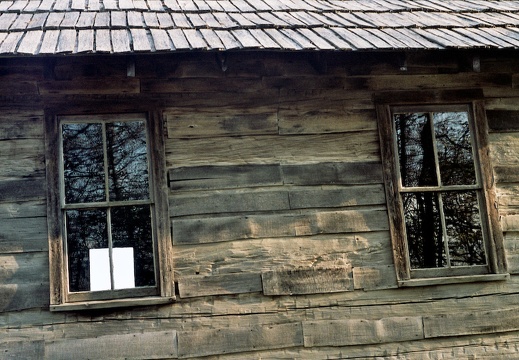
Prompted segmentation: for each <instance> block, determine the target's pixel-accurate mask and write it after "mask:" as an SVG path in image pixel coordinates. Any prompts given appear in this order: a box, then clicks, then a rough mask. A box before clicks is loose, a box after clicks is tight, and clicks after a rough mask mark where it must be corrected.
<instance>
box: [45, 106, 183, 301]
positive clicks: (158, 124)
mask: <svg viewBox="0 0 519 360" xmlns="http://www.w3.org/2000/svg"><path fill="white" fill-rule="evenodd" d="M85 113H87V114H89V115H88V116H90V117H92V118H94V119H99V120H100V121H108V120H112V119H113V120H117V119H122V118H125V117H126V118H128V117H131V118H138V119H140V120H145V121H146V131H147V134H146V135H147V141H148V144H147V146H148V152H149V154H148V161H149V174H148V175H149V182H150V199H151V203H152V205H151V206H152V207H153V211H152V213H153V215H152V228H153V230H152V232H153V234H154V247H155V261H156V282H157V284H156V289H155V288H152V289H150V288H135V289H121V290H111V291H106V292H104V291H103V292H99V293H97V292H79V293H69V291H68V288H69V285H68V281H67V270H66V269H67V266H68V265H67V261H66V254H65V251H64V216H63V212H64V210H65V209H66V208H67V206H64V205H63V199H62V195H61V191H62V190H61V189H62V184H61V182H62V175H61V169H60V168H61V165H60V164H61V161H62V160H61V151H60V148H61V144H60V139H61V134H60V133H61V130H60V129H61V126H60V121H61V120H60V117H63V118H64V119H67V120H68V119H71V118H75V119H81V118H84V119H87V118H88V117H86V118H85V117H84V116H85ZM45 160H46V178H47V225H48V242H49V275H50V310H52V311H65V310H84V309H96V308H112V307H124V306H139V305H157V304H163V303H170V302H173V301H174V300H175V286H174V279H173V266H172V258H173V256H172V253H173V251H172V239H171V231H170V219H169V210H168V208H169V205H168V187H167V172H166V166H165V150H164V125H163V120H162V116H161V113H160V112H159V111H151V112H140V111H137V112H135V113H125V112H118V113H89V112H88V111H83V112H80V113H79V115H77V113H74V112H72V113H70V111H69V113H64V112H60V111H59V110H58V109H57V110H53V111H52V110H48V111H47V112H46V114H45ZM150 290H152V291H151V292H150ZM101 293H102V294H101ZM99 294H101V298H100V296H99ZM112 295H113V296H112Z"/></svg>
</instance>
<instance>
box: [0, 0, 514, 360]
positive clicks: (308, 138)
mask: <svg viewBox="0 0 519 360" xmlns="http://www.w3.org/2000/svg"><path fill="white" fill-rule="evenodd" d="M73 3H74V2H73ZM107 3H108V2H107V1H105V6H106V5H107ZM148 3H149V2H148ZM165 4H171V2H167V1H166V2H165ZM197 4H199V3H197ZM222 4H223V3H222ZM236 4H239V2H236ZM269 4H270V2H269ZM208 14H209V13H208ZM469 55H470V56H469ZM405 57H406V59H405V62H404V54H391V53H360V52H355V53H329V54H321V55H320V60H317V56H316V54H310V53H308V54H302V53H297V54H288V53H267V52H257V53H255V52H250V53H249V52H247V53H244V52H242V53H232V52H230V53H228V54H227V60H228V68H227V70H226V71H225V72H223V71H222V69H221V67H220V66H219V64H218V62H217V59H216V57H215V54H213V53H196V54H188V53H185V54H175V55H162V54H154V55H151V56H139V55H137V56H135V57H133V58H132V59H127V58H126V57H112V56H99V55H95V56H88V57H87V56H85V57H68V56H67V57H55V58H54V57H49V58H48V59H30V58H27V59H0V84H1V85H0V164H1V166H0V354H2V355H0V357H2V356H3V357H5V358H7V359H20V358H23V359H49V360H50V359H60V358H70V356H71V354H74V355H73V356H74V358H77V359H87V358H103V359H112V358H136V359H139V358H141V359H154V358H155V359H162V358H164V359H176V358H205V357H207V358H214V357H217V358H219V359H226V360H231V359H233V360H238V359H239V360H243V359H245V360H247V359H250V360H252V359H258V358H265V359H321V358H331V359H339V358H343V359H360V358H365V359H367V358H370V359H371V358H380V359H393V358H395V359H396V358H398V359H406V360H422V359H441V358H445V359H447V358H455V359H461V360H469V359H474V358H488V359H500V358H514V357H515V356H516V355H517V353H519V326H518V324H519V319H517V315H516V314H519V276H518V275H519V175H518V174H519V126H518V124H517V120H518V119H519V115H518V114H519V105H518V104H519V91H518V88H517V81H518V79H519V75H518V74H519V62H518V61H517V54H516V53H506V52H502V53H501V52H492V53H485V52H482V53H481V55H480V72H475V71H473V68H472V63H473V60H474V58H473V57H472V55H471V54H465V53H461V52H456V51H443V52H441V53H440V52H434V51H431V52H425V53H421V52H413V53H409V54H406V55H405ZM15 60H16V61H15ZM132 62H134V63H135V74H134V75H135V76H127V74H128V63H130V64H131V63H132ZM325 63H326V66H324V64H325ZM404 63H405V64H406V70H404V67H402V64H404ZM459 89H464V90H463V91H462V94H461V95H460V90H459ZM400 91H406V92H407V93H409V92H413V93H416V100H417V101H424V102H426V101H428V100H431V99H434V100H435V101H442V102H446V103H452V102H454V103H455V102H457V101H459V99H460V98H466V97H467V96H469V97H470V96H472V97H473V98H474V99H476V98H477V99H481V98H483V99H484V102H485V104H486V110H487V118H488V124H489V129H490V130H489V131H490V133H489V149H488V151H489V153H490V157H491V160H492V165H493V170H494V181H495V185H496V192H497V201H496V206H497V208H498V210H499V214H500V223H501V226H502V229H503V232H504V238H505V239H504V246H505V249H506V259H507V262H508V271H509V272H510V273H511V274H512V275H511V277H510V279H509V280H507V281H492V282H473V283H464V284H443V285H436V286H424V287H417V288H398V284H397V279H396V271H395V265H394V262H393V253H392V252H393V249H392V242H391V238H390V231H389V223H388V213H387V209H386V199H385V192H384V183H383V181H384V180H383V174H382V163H381V161H382V160H381V157H380V143H379V137H378V129H377V127H378V124H377V115H376V110H375V105H376V99H378V98H379V97H381V96H382V97H384V98H385V99H392V100H394V101H395V102H398V101H399V99H400V95H399V93H400ZM48 109H50V110H52V112H55V113H63V114H69V115H75V114H88V113H104V114H106V113H108V114H110V113H119V112H148V111H157V112H159V113H161V114H162V116H163V118H164V120H165V124H164V125H165V126H164V129H163V130H164V133H165V137H164V141H165V148H166V153H165V159H166V169H165V176H166V175H167V183H168V186H169V188H168V196H167V199H168V202H169V216H170V218H171V233H172V241H173V245H174V246H173V255H172V256H173V258H174V261H173V264H174V267H173V269H172V270H173V272H174V274H175V276H174V279H175V284H173V283H172V284H171V286H173V285H174V286H175V291H176V301H175V302H173V303H170V304H155V305H147V306H135V307H127V308H114V309H90V310H84V311H64V312H50V311H49V298H50V294H49V291H50V290H49V275H48V274H49V269H48V266H49V265H48V263H49V260H48V256H49V250H48V239H47V233H48V232H47V218H46V215H47V214H46V206H47V199H46V189H47V180H46V178H45V166H46V165H47V166H48V165H49V164H48V163H47V164H46V162H45V154H44V136H43V129H44V125H45V122H44V121H45V120H44V116H45V112H46V110H48ZM51 270H53V271H59V269H51Z"/></svg>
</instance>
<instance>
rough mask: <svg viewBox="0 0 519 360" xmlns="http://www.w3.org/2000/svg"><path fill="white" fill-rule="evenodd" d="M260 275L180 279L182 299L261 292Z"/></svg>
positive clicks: (243, 273) (247, 274) (224, 275)
mask: <svg viewBox="0 0 519 360" xmlns="http://www.w3.org/2000/svg"><path fill="white" fill-rule="evenodd" d="M262 289H263V288H262V285H261V275H260V274H259V273H246V272H242V273H232V274H222V275H218V274H216V275H209V276H184V277H182V278H179V279H178V290H179V296H180V297H181V298H190V297H197V296H209V295H230V294H245V293H251V292H261V291H262Z"/></svg>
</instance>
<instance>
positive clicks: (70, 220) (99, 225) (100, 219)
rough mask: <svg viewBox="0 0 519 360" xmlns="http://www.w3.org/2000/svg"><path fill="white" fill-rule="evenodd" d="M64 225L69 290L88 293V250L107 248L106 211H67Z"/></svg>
mask: <svg viewBox="0 0 519 360" xmlns="http://www.w3.org/2000/svg"><path fill="white" fill-rule="evenodd" d="M66 225H67V231H66V236H67V256H68V277H69V289H70V291H90V258H89V250H90V249H100V248H107V247H108V234H107V226H106V211H105V210H98V209H96V210H68V211H66ZM107 276H108V277H110V274H109V273H108V274H107Z"/></svg>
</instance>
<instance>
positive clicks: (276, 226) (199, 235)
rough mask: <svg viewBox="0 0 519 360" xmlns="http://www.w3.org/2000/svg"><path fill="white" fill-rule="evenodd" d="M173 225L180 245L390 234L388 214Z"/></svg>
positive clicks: (282, 216)
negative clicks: (384, 232) (375, 233)
mask: <svg viewBox="0 0 519 360" xmlns="http://www.w3.org/2000/svg"><path fill="white" fill-rule="evenodd" d="M172 213H174V209H173V208H172ZM172 223H173V242H174V244H176V245H180V244H201V243H214V242H223V241H233V240H244V239H259V238H277V237H288V236H309V235H317V234H347V233H355V232H369V231H385V230H388V218H387V213H386V211H384V210H345V211H316V212H312V213H308V214H293V213H292V214H272V215H258V214H250V215H246V216H245V215H242V216H224V217H214V218H198V219H174V218H173V220H172Z"/></svg>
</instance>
